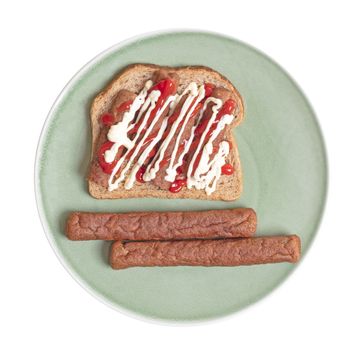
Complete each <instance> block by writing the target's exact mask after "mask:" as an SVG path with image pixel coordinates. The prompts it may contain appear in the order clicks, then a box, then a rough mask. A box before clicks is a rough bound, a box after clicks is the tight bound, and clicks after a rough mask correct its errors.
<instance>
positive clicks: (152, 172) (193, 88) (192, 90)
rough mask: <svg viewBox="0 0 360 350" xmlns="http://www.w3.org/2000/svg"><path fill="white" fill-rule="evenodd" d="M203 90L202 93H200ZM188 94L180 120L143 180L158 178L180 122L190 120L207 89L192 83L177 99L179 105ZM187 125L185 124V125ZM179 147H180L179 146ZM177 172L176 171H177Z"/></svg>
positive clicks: (177, 120)
mask: <svg viewBox="0 0 360 350" xmlns="http://www.w3.org/2000/svg"><path fill="white" fill-rule="evenodd" d="M200 90H201V91H200ZM199 91H200V92H201V95H202V97H201V98H200V95H199ZM187 93H189V96H188V97H187V98H186V100H185V102H184V104H183V106H182V108H181V111H180V113H179V116H178V118H177V119H176V121H175V122H174V124H173V125H172V126H171V129H170V131H169V134H168V135H167V137H166V138H165V140H164V141H163V142H162V144H161V146H160V148H159V150H158V153H157V154H156V156H155V157H154V159H153V161H152V162H151V163H150V164H149V165H148V167H147V169H146V171H145V173H144V176H143V179H144V181H150V180H152V179H154V178H155V177H156V174H157V172H158V171H159V169H160V163H161V161H162V160H163V158H164V155H165V152H166V150H167V148H168V146H169V144H170V142H171V140H172V139H173V137H174V135H175V132H176V130H177V128H178V126H179V124H180V122H181V121H182V120H183V119H184V118H185V120H186V122H187V120H188V119H189V117H190V115H191V113H192V112H193V111H194V109H195V107H196V105H197V104H198V103H199V102H200V101H201V99H202V98H204V96H205V89H204V87H203V86H201V87H200V89H198V88H197V85H196V83H194V82H192V83H190V84H189V85H188V87H187V88H186V89H185V90H184V91H183V93H182V94H181V95H180V96H178V97H177V98H176V100H177V103H179V101H180V100H181V98H182V97H183V96H185V95H186V94H187ZM196 96H198V98H197V99H196V101H195V103H194V105H193V106H192V107H191V109H190V110H189V111H188V109H189V107H190V105H191V104H192V102H193V101H194V99H195V98H196ZM173 109H174V107H173ZM187 111H188V113H186V112H187ZM185 124H186V123H184V125H185ZM178 140H179V137H178V139H177V141H178ZM177 147H178V145H177ZM173 153H174V152H173ZM175 172H176V170H175Z"/></svg>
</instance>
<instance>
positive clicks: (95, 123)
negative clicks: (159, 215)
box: [88, 64, 244, 201]
mask: <svg viewBox="0 0 360 350" xmlns="http://www.w3.org/2000/svg"><path fill="white" fill-rule="evenodd" d="M159 69H162V70H167V71H169V72H176V73H177V74H178V75H179V78H180V80H179V86H178V92H179V91H180V92H181V91H183V90H184V88H185V87H186V86H187V85H188V84H189V83H191V82H196V83H197V84H198V85H201V84H203V83H205V82H206V83H212V84H214V85H215V86H216V87H223V88H226V89H227V90H229V91H231V92H232V94H233V98H234V99H235V102H236V104H237V109H236V111H235V113H234V116H235V118H234V120H233V122H232V124H231V125H230V128H228V132H227V134H226V137H225V139H226V140H228V141H229V142H231V144H232V145H233V147H232V148H231V151H230V153H229V155H228V156H227V162H229V163H230V164H232V165H233V167H234V173H233V174H232V175H230V176H225V175H222V176H220V178H219V180H218V183H217V186H216V190H215V191H214V192H213V193H212V194H211V195H207V194H206V193H205V191H204V190H196V189H194V188H192V189H187V188H186V187H184V188H183V189H182V190H181V191H180V192H178V193H172V192H170V191H168V190H163V189H160V188H159V187H157V186H155V185H154V184H152V183H151V182H146V183H139V182H136V183H135V185H134V187H133V188H132V189H130V190H126V189H125V188H124V184H123V183H121V184H120V186H119V187H118V188H117V189H116V190H113V191H111V192H110V191H108V189H107V187H103V186H100V185H99V184H97V183H95V182H94V181H91V180H90V179H89V180H88V184H89V192H90V194H91V195H92V196H93V197H95V198H98V199H117V198H136V197H157V198H170V199H175V198H191V199H205V200H225V201H230V200H235V199H237V198H239V197H240V194H241V192H242V182H243V181H242V170H241V165H240V158H239V154H238V149H237V145H236V141H235V138H234V137H233V135H232V132H231V130H232V128H234V127H235V126H237V125H238V124H240V122H241V121H242V120H243V117H244V105H243V101H242V97H241V95H240V94H239V92H238V91H237V90H236V88H235V87H234V86H233V85H232V84H231V82H230V81H229V80H228V79H227V78H225V77H224V76H222V75H221V74H220V73H218V72H216V71H214V70H212V69H210V68H208V67H204V66H186V67H175V68H174V67H164V66H157V65H154V64H133V65H130V66H128V67H126V68H125V69H123V70H122V71H121V72H120V74H119V75H118V76H117V77H116V78H115V79H114V80H113V81H112V82H111V83H110V84H109V85H108V86H107V87H106V88H105V90H103V91H102V92H100V93H99V94H98V95H97V96H96V97H95V99H94V101H93V103H92V106H91V111H90V118H91V127H92V156H91V157H92V160H94V159H95V157H96V143H97V139H98V135H99V133H100V130H101V127H102V125H101V122H100V117H101V115H102V114H104V113H105V112H107V111H108V110H109V109H110V108H111V105H112V103H113V101H114V98H115V97H116V95H117V93H118V92H119V91H120V90H122V89H126V90H129V91H132V92H134V93H136V94H137V93H139V92H140V90H141V89H142V88H143V86H144V84H145V82H146V81H147V80H149V79H151V78H152V75H153V73H154V72H155V71H157V70H159Z"/></svg>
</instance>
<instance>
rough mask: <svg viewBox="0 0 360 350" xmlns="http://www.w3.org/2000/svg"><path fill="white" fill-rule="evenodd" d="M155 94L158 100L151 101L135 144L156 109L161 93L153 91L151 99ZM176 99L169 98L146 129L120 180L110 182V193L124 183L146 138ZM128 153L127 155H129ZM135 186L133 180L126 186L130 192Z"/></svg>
mask: <svg viewBox="0 0 360 350" xmlns="http://www.w3.org/2000/svg"><path fill="white" fill-rule="evenodd" d="M153 93H154V94H155V93H157V94H156V96H157V97H156V100H155V102H154V100H153V101H151V105H150V108H149V109H148V110H147V112H146V114H145V117H144V120H143V122H142V123H141V126H140V128H139V130H138V133H137V135H136V137H135V139H134V144H136V139H137V137H138V136H139V135H140V134H141V131H142V129H143V128H144V127H145V125H146V122H147V120H148V119H149V116H150V113H151V111H152V110H153V109H154V108H155V105H156V101H157V99H158V98H159V96H160V91H159V90H154V91H152V92H151V93H150V95H149V98H150V96H151V95H152V94H153ZM174 98H175V97H174V96H170V97H168V99H167V100H166V101H165V103H164V104H163V106H162V107H161V108H160V109H159V110H158V111H157V113H156V115H155V117H154V119H153V120H152V122H151V124H150V126H149V127H148V128H147V129H146V131H145V134H144V136H143V138H142V139H141V140H140V142H139V144H138V145H137V146H136V148H135V151H134V152H133V154H132V155H131V158H130V159H129V161H128V162H127V164H126V166H125V168H124V169H123V170H122V172H121V173H120V176H119V178H118V179H117V180H116V181H115V182H114V183H110V180H109V191H112V190H114V189H116V188H118V187H119V184H120V182H122V181H123V180H124V178H125V175H126V173H127V171H128V170H129V169H130V167H131V164H132V162H133V161H134V159H135V158H136V156H137V155H138V153H139V151H140V149H141V147H142V145H143V144H144V142H145V140H146V138H147V137H148V136H149V134H150V132H151V130H152V129H153V128H154V126H155V124H156V123H157V121H158V119H159V118H160V116H161V115H162V114H163V113H164V110H165V109H166V108H167V107H168V106H169V104H170V103H171V102H172V101H173V100H174ZM128 151H129V150H128ZM128 151H127V152H126V154H127V153H128ZM126 154H125V156H124V157H126ZM115 168H116V167H115ZM115 168H114V170H115ZM118 169H119V168H118ZM114 170H113V172H112V174H111V175H113V174H114V175H115V174H116V172H114ZM133 184H134V181H131V180H130V181H129V182H128V183H127V184H126V186H125V188H126V189H127V190H128V189H130V188H132V186H133Z"/></svg>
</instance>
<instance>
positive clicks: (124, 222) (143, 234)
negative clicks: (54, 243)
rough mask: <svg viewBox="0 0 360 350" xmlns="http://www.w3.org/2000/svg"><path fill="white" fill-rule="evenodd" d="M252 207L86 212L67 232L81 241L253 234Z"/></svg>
mask: <svg viewBox="0 0 360 350" xmlns="http://www.w3.org/2000/svg"><path fill="white" fill-rule="evenodd" d="M256 221H257V220H256V213H255V211H254V210H253V209H249V208H237V209H226V210H207V211H183V212H181V211H178V212H132V213H131V212H130V213H117V214H114V213H87V212H73V213H71V214H70V215H69V217H68V220H67V226H66V235H67V237H68V238H69V239H71V240H75V241H81V240H167V239H189V238H218V237H229V238H231V237H250V236H252V235H254V234H255V230H256Z"/></svg>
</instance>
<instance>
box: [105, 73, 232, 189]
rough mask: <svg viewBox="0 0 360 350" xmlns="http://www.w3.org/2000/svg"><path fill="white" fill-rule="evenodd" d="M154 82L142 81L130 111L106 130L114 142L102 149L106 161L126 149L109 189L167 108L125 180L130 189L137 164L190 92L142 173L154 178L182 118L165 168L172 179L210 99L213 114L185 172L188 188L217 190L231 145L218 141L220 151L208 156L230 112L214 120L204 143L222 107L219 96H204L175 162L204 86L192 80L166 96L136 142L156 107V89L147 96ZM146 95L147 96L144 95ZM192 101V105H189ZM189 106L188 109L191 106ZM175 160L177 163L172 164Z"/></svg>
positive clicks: (169, 178)
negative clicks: (134, 130)
mask: <svg viewBox="0 0 360 350" xmlns="http://www.w3.org/2000/svg"><path fill="white" fill-rule="evenodd" d="M152 85H153V82H152V81H151V80H149V81H147V82H146V83H145V86H144V88H143V90H142V91H141V92H140V93H139V95H138V96H137V97H136V98H135V100H134V101H133V103H132V104H131V106H130V109H129V111H127V112H125V113H124V116H123V119H122V121H120V122H119V123H117V124H115V125H113V126H111V128H110V129H109V132H108V135H107V137H108V140H109V141H112V142H114V145H113V146H112V147H111V149H109V150H108V151H106V152H105V155H104V156H105V161H106V162H108V163H111V162H113V161H114V160H115V157H116V154H117V152H118V150H119V148H120V147H121V146H124V147H126V148H127V150H126V152H125V154H124V155H123V156H122V157H121V158H120V159H119V160H118V162H117V163H116V165H115V167H114V169H113V171H112V173H111V175H110V178H109V181H108V189H109V191H113V190H115V189H116V188H118V187H119V184H120V183H121V182H122V181H123V180H124V179H125V176H126V173H127V172H128V171H129V169H130V168H131V166H132V164H133V162H134V160H135V159H136V157H137V156H138V153H139V152H140V150H141V148H142V146H143V144H144V142H145V140H146V139H147V138H148V136H149V134H150V132H151V130H152V129H153V128H154V126H155V124H156V123H157V122H158V120H159V118H160V116H161V115H162V114H163V113H164V111H165V109H166V108H168V107H170V108H169V112H168V115H167V117H166V118H165V119H164V120H163V122H162V124H161V126H160V129H159V131H158V133H157V135H156V137H155V138H154V139H153V140H152V141H151V142H150V143H149V145H148V146H147V147H146V148H145V150H144V151H143V152H142V154H141V155H140V156H139V158H138V160H137V162H136V163H135V164H134V166H133V167H132V169H131V172H130V174H129V176H128V178H127V179H126V181H125V185H124V187H125V189H127V190H128V189H131V188H132V187H133V186H134V183H135V181H136V174H137V172H138V170H139V169H140V167H141V166H142V165H143V164H144V162H145V161H146V159H147V158H148V155H149V154H150V152H151V150H152V149H153V148H154V147H155V146H156V144H157V143H158V142H159V141H160V140H161V139H162V137H163V134H164V133H165V130H166V128H167V126H168V119H169V116H171V115H172V114H173V112H174V110H175V108H176V106H177V105H178V104H179V102H180V101H181V99H182V98H183V97H184V96H185V95H187V94H189V96H188V97H187V98H186V100H185V102H184V104H183V106H182V108H181V111H180V113H179V116H178V118H177V119H176V121H175V122H174V123H173V124H172V125H171V128H170V131H169V134H168V135H167V137H166V138H165V139H164V140H163V142H162V143H161V145H160V148H159V150H158V152H157V154H156V156H155V157H154V158H153V160H152V161H151V163H150V164H149V165H148V167H147V169H146V171H145V174H144V175H143V179H144V181H150V180H152V179H154V178H155V177H156V174H157V172H158V171H159V168H160V163H161V161H162V160H163V158H164V156H165V152H166V150H167V148H168V146H169V144H170V142H171V140H173V138H174V136H175V134H176V131H177V129H178V128H179V125H180V123H181V122H182V121H184V122H183V124H182V126H181V128H180V130H179V132H178V134H177V137H176V141H175V146H174V149H173V151H172V153H171V157H170V163H169V166H168V168H167V169H166V176H165V180H166V181H169V182H173V181H174V180H175V178H176V175H177V172H176V170H177V168H178V167H179V166H180V165H181V164H182V162H183V158H184V156H185V155H186V154H187V153H188V151H189V149H190V146H191V143H192V141H193V139H194V137H195V130H196V127H197V126H198V125H199V123H200V122H201V119H202V117H203V114H204V112H205V110H206V109H207V106H208V104H209V103H210V102H212V103H214V105H213V106H212V108H211V110H212V115H211V118H210V120H209V122H208V123H207V126H206V129H205V131H204V132H203V134H202V135H201V138H200V141H199V144H198V146H197V148H196V150H195V152H194V155H193V157H192V159H191V161H190V164H189V168H188V172H187V187H188V188H189V189H190V188H192V187H195V188H196V189H198V190H200V189H205V192H206V194H207V195H210V194H212V193H213V192H214V191H215V189H216V184H217V182H218V180H219V178H220V176H221V167H222V166H223V165H224V164H225V159H226V157H227V155H228V154H229V152H230V146H229V143H228V142H227V141H222V142H220V144H219V150H218V152H217V153H216V154H215V156H214V157H213V159H212V160H211V161H210V156H211V155H212V154H213V142H214V140H215V139H216V138H217V137H218V135H219V134H220V132H221V131H222V130H223V129H224V128H225V126H226V125H229V124H231V122H232V121H233V119H234V116H233V115H229V114H226V115H224V116H223V117H222V118H221V119H220V121H219V122H218V123H217V126H216V128H215V130H214V131H213V133H212V135H211V136H210V138H209V140H208V141H207V143H206V144H205V146H203V144H204V142H205V138H206V135H207V134H208V132H209V130H210V128H211V125H212V124H213V123H214V122H215V120H216V117H217V115H218V113H219V110H220V108H221V107H222V105H223V103H222V101H221V100H220V99H217V98H214V97H209V98H207V99H206V101H205V103H204V106H203V107H202V109H201V112H200V115H199V118H198V122H197V124H196V125H195V126H193V127H192V129H191V134H190V137H189V139H188V140H186V141H185V147H184V150H183V151H182V152H181V154H180V155H179V159H178V161H177V162H176V155H177V153H178V150H179V146H180V140H181V137H182V135H183V133H184V130H185V128H186V125H187V123H188V121H189V119H190V117H191V114H192V113H193V111H194V110H195V108H196V106H197V105H198V104H199V103H200V101H201V100H203V99H204V97H205V87H204V85H201V86H200V87H199V88H198V87H197V85H196V83H195V82H192V83H190V84H189V85H188V86H187V87H186V89H185V90H184V91H183V93H182V94H180V95H178V94H176V95H173V96H170V97H168V99H167V100H166V101H165V103H164V104H163V106H162V107H161V109H160V110H159V111H158V112H157V113H156V115H155V116H154V118H153V120H152V122H151V124H150V126H149V127H148V128H147V129H146V131H145V133H144V135H143V136H142V138H141V140H140V142H139V143H138V144H137V141H138V139H139V137H140V135H141V134H142V132H143V130H144V129H145V127H146V124H147V121H148V119H149V117H150V114H151V112H152V111H153V110H154V108H155V107H156V103H157V101H158V99H159V97H160V95H161V93H160V91H159V90H153V91H152V92H151V93H150V94H149V95H148V96H147V94H148V90H149V89H150V88H151V86H152ZM146 96H147V97H146ZM191 104H193V105H192V106H191ZM190 106H191V108H190ZM137 111H139V113H138V116H137V118H136V120H135V121H134V117H135V114H136V112H137ZM140 121H141V124H140V126H139V128H138V130H137V133H136V136H135V137H134V139H133V140H130V139H129V137H128V135H127V134H128V131H129V130H131V129H132V128H133V127H134V126H135V125H136V124H137V123H139V122H140ZM135 146H136V148H135V150H134V151H133V152H132V150H133V148H134V147H135ZM201 150H202V153H201V157H200V160H199V164H198V166H197V168H196V169H195V171H194V175H192V173H193V167H194V163H195V160H196V159H197V157H198V155H199V153H200V152H201ZM130 152H132V155H131V157H130V159H129V160H128V162H127V164H126V166H125V167H124V169H123V170H122V172H121V173H120V175H119V177H118V178H117V179H116V180H115V181H114V179H115V176H116V174H117V173H118V171H119V169H120V167H121V165H122V164H123V163H124V161H125V159H126V158H127V156H128V155H129V153H130ZM175 162H176V163H175Z"/></svg>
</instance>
